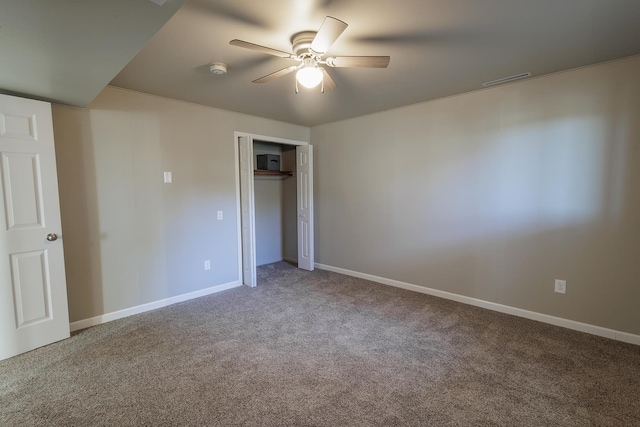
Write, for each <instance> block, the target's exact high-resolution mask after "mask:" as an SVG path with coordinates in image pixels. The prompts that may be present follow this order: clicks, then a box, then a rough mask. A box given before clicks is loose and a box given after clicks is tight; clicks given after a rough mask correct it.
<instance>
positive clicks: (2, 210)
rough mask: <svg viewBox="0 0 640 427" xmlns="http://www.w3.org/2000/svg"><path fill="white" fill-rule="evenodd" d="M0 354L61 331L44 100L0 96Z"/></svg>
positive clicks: (51, 151)
mask: <svg viewBox="0 0 640 427" xmlns="http://www.w3.org/2000/svg"><path fill="white" fill-rule="evenodd" d="M0 159H1V162H0V175H1V180H2V183H1V186H0V359H6V358H8V357H11V356H15V355H17V354H20V353H23V352H26V351H29V350H33V349H34V348H37V347H40V346H43V345H46V344H50V343H52V342H55V341H59V340H61V339H64V338H68V337H69V312H68V308H67V288H66V278H65V271H64V255H63V249H62V240H61V239H60V236H61V234H62V233H61V224H60V205H59V201H58V180H57V175H56V160H55V148H54V144H53V123H52V120H51V105H50V104H48V103H46V102H40V101H33V100H28V99H22V98H16V97H13V96H6V95H0Z"/></svg>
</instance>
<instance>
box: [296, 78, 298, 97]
mask: <svg viewBox="0 0 640 427" xmlns="http://www.w3.org/2000/svg"><path fill="white" fill-rule="evenodd" d="M297 94H298V79H296V95H297Z"/></svg>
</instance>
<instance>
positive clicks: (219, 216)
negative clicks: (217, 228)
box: [218, 211, 222, 219]
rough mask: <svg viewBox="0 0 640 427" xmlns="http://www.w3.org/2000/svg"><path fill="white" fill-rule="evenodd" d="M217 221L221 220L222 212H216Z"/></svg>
mask: <svg viewBox="0 0 640 427" xmlns="http://www.w3.org/2000/svg"><path fill="white" fill-rule="evenodd" d="M218 219H222V211H218Z"/></svg>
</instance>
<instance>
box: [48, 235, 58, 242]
mask: <svg viewBox="0 0 640 427" xmlns="http://www.w3.org/2000/svg"><path fill="white" fill-rule="evenodd" d="M47 240H48V241H50V242H53V241H54V240H58V235H57V234H56V233H49V234H47Z"/></svg>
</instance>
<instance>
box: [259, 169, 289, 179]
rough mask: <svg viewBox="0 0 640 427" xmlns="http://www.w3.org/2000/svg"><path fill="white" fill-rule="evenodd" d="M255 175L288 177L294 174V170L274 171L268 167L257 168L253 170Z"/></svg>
mask: <svg viewBox="0 0 640 427" xmlns="http://www.w3.org/2000/svg"><path fill="white" fill-rule="evenodd" d="M253 174H254V175H255V176H279V177H287V176H293V171H273V170H266V169H255V170H254V171H253Z"/></svg>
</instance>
